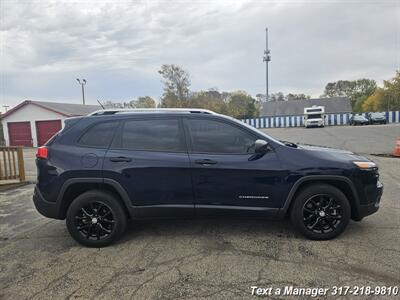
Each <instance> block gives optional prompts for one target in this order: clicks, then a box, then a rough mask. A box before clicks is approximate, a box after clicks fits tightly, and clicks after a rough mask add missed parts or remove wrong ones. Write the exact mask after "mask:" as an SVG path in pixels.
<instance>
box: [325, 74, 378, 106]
mask: <svg viewBox="0 0 400 300" xmlns="http://www.w3.org/2000/svg"><path fill="white" fill-rule="evenodd" d="M376 87H377V86H376V82H375V80H373V79H366V78H362V79H357V80H351V81H350V80H339V81H335V82H329V83H328V84H327V85H326V86H325V91H324V94H323V95H322V96H323V97H340V96H347V97H349V99H350V102H351V106H352V107H353V108H354V107H355V104H356V101H357V100H359V99H360V97H362V96H366V97H369V96H371V95H372V94H373V93H374V92H375V90H376Z"/></svg>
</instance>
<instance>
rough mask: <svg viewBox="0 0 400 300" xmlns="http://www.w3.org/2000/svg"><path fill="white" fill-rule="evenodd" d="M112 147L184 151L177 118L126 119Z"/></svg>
mask: <svg viewBox="0 0 400 300" xmlns="http://www.w3.org/2000/svg"><path fill="white" fill-rule="evenodd" d="M113 147H114V148H121V149H127V150H148V151H165V152H180V151H185V146H184V141H183V137H182V135H181V133H180V129H179V121H178V120H177V119H164V120H162V119H150V120H132V121H126V122H125V123H124V125H123V128H122V132H121V136H120V139H119V141H118V142H117V143H116V145H113Z"/></svg>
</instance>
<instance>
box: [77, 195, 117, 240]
mask: <svg viewBox="0 0 400 300" xmlns="http://www.w3.org/2000/svg"><path fill="white" fill-rule="evenodd" d="M114 224H115V221H114V216H113V213H112V210H111V208H110V207H108V206H107V205H106V204H104V203H102V202H98V201H94V202H89V204H88V205H86V206H85V207H82V208H81V209H80V210H79V211H78V214H77V215H76V216H75V226H76V229H77V230H78V231H79V232H80V233H81V234H82V236H83V237H85V238H87V239H89V240H101V239H105V238H107V237H108V236H109V235H110V234H111V233H112V232H113V230H114Z"/></svg>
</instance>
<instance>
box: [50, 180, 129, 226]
mask: <svg viewBox="0 0 400 300" xmlns="http://www.w3.org/2000/svg"><path fill="white" fill-rule="evenodd" d="M90 190H100V191H107V192H109V193H111V194H113V195H114V196H115V197H116V198H117V200H118V201H119V202H120V204H121V206H122V207H123V209H124V211H125V212H126V214H127V217H128V218H132V217H134V215H133V210H132V205H131V204H130V200H129V196H128V194H127V193H126V191H125V189H124V188H123V187H122V186H121V185H120V184H119V183H118V182H116V181H115V180H113V179H103V178H71V179H68V180H67V181H66V182H65V183H64V184H63V186H62V187H61V190H60V193H59V195H58V197H57V204H58V210H59V215H60V217H61V218H62V219H65V216H66V213H67V210H68V207H69V206H70V205H71V203H72V201H73V200H74V199H75V198H76V197H78V196H79V195H81V194H82V193H84V192H87V191H90Z"/></svg>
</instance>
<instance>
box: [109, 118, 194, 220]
mask: <svg viewBox="0 0 400 300" xmlns="http://www.w3.org/2000/svg"><path fill="white" fill-rule="evenodd" d="M103 176H104V178H109V179H114V180H115V181H117V182H118V183H120V184H121V185H122V186H123V188H124V189H125V190H126V191H127V193H128V195H129V198H130V200H131V202H132V205H133V206H134V207H135V209H136V210H135V211H136V212H137V213H138V216H139V217H152V216H160V215H164V216H172V215H174V214H175V215H180V216H190V215H192V214H193V213H194V199H193V190H192V182H191V178H190V163H189V156H188V153H187V149H186V143H185V140H184V135H183V130H182V126H181V121H180V120H179V119H178V118H174V119H170V118H164V119H162V118H147V119H145V120H144V119H128V120H126V121H124V122H122V124H121V126H120V129H119V131H118V133H117V136H116V137H115V138H114V141H113V143H112V146H111V148H110V150H108V151H107V153H106V157H105V159H104V168H103Z"/></svg>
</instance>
